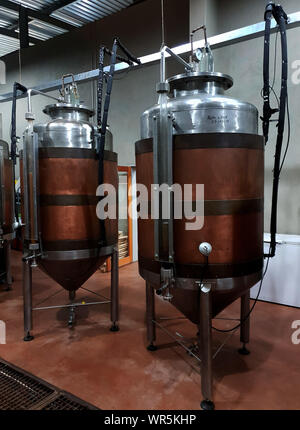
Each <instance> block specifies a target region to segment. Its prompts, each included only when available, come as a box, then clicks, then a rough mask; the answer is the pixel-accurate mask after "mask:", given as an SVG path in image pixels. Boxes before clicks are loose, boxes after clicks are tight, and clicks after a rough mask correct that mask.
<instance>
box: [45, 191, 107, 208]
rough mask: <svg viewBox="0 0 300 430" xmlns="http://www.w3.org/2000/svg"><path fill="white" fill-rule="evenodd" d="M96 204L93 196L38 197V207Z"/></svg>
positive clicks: (97, 199) (95, 197)
mask: <svg viewBox="0 0 300 430" xmlns="http://www.w3.org/2000/svg"><path fill="white" fill-rule="evenodd" d="M98 202H99V197H97V196H94V195H92V196H91V195H85V194H83V195H68V194H66V195H59V194H57V195H45V194H42V195H40V206H90V205H91V206H92V205H97V203H98Z"/></svg>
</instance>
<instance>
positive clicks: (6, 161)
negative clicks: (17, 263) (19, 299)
mask: <svg viewBox="0 0 300 430" xmlns="http://www.w3.org/2000/svg"><path fill="white" fill-rule="evenodd" d="M14 227H15V217H14V181H13V162H12V160H11V159H10V156H9V147H8V144H7V143H6V142H4V141H3V140H0V257H1V264H0V279H1V281H2V282H4V283H5V284H6V286H7V288H8V289H10V287H11V283H12V277H11V268H10V250H11V241H12V239H13V238H14V236H15V228H14Z"/></svg>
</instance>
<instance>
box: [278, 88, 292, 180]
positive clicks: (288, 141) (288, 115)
mask: <svg viewBox="0 0 300 430" xmlns="http://www.w3.org/2000/svg"><path fill="white" fill-rule="evenodd" d="M286 101H287V103H286V111H287V120H288V138H287V143H286V148H285V151H284V154H283V158H282V162H281V165H280V169H279V173H281V170H282V168H283V165H284V162H285V159H286V156H287V153H288V150H289V146H290V139H291V118H290V107H289V99H288V96H287V97H286Z"/></svg>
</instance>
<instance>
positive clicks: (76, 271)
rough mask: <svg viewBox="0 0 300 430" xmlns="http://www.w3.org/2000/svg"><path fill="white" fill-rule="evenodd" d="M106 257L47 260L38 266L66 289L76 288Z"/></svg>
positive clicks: (72, 289)
mask: <svg viewBox="0 0 300 430" xmlns="http://www.w3.org/2000/svg"><path fill="white" fill-rule="evenodd" d="M105 259H106V257H100V258H99V257H95V258H86V259H83V260H47V259H43V260H42V261H41V262H40V264H39V266H40V268H41V269H42V270H43V271H44V272H46V273H47V275H49V276H50V277H51V278H52V279H53V280H54V281H56V282H57V283H58V284H60V285H61V286H62V287H63V288H65V289H66V290H67V291H74V290H78V288H80V287H81V286H82V285H83V284H84V283H85V282H86V281H87V280H88V279H89V278H90V277H91V276H92V275H93V274H94V273H95V271H96V270H97V269H98V267H99V266H101V264H103V263H104V261H105Z"/></svg>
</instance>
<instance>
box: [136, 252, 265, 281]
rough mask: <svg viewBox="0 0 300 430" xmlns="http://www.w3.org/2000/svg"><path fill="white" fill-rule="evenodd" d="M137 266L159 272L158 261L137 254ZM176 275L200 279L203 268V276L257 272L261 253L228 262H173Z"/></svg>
mask: <svg viewBox="0 0 300 430" xmlns="http://www.w3.org/2000/svg"><path fill="white" fill-rule="evenodd" d="M139 267H140V270H141V269H145V270H148V271H150V272H154V273H160V267H161V265H160V263H159V262H157V261H154V260H152V259H148V258H144V257H142V256H141V255H139ZM175 267H176V277H178V278H194V279H201V277H202V276H203V270H204V268H205V278H207V279H215V278H234V277H238V276H245V275H249V274H251V273H254V272H258V271H260V270H261V269H262V268H263V255H262V256H261V257H260V258H257V259H255V260H252V261H246V262H243V263H228V264H225V263H224V264H221V263H220V264H209V265H208V266H206V265H205V264H178V263H176V264H175Z"/></svg>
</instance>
